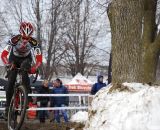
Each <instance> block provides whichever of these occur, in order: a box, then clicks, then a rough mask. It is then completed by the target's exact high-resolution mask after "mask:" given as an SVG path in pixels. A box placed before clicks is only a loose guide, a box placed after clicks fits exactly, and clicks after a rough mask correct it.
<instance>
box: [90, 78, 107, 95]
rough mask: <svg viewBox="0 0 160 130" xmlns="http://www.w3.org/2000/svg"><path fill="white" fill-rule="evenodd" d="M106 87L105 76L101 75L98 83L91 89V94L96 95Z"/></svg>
mask: <svg viewBox="0 0 160 130" xmlns="http://www.w3.org/2000/svg"><path fill="white" fill-rule="evenodd" d="M105 86H106V83H103V76H102V75H99V76H98V78H97V83H95V84H94V85H93V87H92V89H91V94H92V95H95V94H96V93H97V92H98V91H99V90H100V89H101V88H103V87H105Z"/></svg>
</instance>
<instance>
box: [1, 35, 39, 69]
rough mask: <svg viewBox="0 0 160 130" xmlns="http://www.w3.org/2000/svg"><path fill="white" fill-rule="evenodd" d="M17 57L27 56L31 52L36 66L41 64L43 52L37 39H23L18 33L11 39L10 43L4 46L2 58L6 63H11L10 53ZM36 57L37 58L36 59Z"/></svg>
mask: <svg viewBox="0 0 160 130" xmlns="http://www.w3.org/2000/svg"><path fill="white" fill-rule="evenodd" d="M11 51H12V53H13V54H14V55H15V56H17V57H21V58H23V57H26V56H28V55H29V54H32V58H33V61H35V62H36V63H35V64H36V66H37V68H38V66H40V65H41V63H42V54H41V50H40V48H39V46H38V43H37V41H36V40H35V39H34V38H32V37H31V38H30V39H29V40H22V37H21V35H16V36H14V37H12V38H11V39H10V40H9V44H8V45H7V46H6V47H5V48H4V50H3V52H2V54H1V59H2V61H3V63H4V64H9V60H8V55H9V54H10V52H11ZM34 57H35V60H34Z"/></svg>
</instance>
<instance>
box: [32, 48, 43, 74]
mask: <svg viewBox="0 0 160 130" xmlns="http://www.w3.org/2000/svg"><path fill="white" fill-rule="evenodd" d="M34 56H35V65H34V66H32V68H31V71H30V73H31V74H34V73H36V70H37V69H38V67H39V66H40V65H41V64H42V53H41V50H40V48H39V47H34Z"/></svg>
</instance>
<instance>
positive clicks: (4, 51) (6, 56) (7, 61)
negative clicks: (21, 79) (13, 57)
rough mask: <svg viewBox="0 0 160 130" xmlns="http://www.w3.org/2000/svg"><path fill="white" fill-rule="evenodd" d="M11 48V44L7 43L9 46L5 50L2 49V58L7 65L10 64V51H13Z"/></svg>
mask: <svg viewBox="0 0 160 130" xmlns="http://www.w3.org/2000/svg"><path fill="white" fill-rule="evenodd" d="M11 48H12V46H11V45H7V46H6V47H5V48H4V50H3V51H2V54H1V59H2V61H3V63H4V64H5V65H7V64H9V60H8V55H9V53H10V51H11Z"/></svg>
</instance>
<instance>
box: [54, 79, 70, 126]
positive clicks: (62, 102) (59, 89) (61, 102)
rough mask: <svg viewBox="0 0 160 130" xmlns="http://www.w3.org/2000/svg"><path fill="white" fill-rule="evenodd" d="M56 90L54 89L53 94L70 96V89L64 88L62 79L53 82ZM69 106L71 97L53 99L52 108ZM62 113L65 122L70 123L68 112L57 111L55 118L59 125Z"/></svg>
mask: <svg viewBox="0 0 160 130" xmlns="http://www.w3.org/2000/svg"><path fill="white" fill-rule="evenodd" d="M53 86H54V88H53V89H52V94H68V89H67V88H66V87H65V86H63V84H62V81H61V80H60V79H58V78H57V79H56V80H55V81H54V82H53ZM68 104H69V97H68V96H66V97H65V96H58V97H52V98H51V107H65V106H68ZM60 112H61V114H62V116H63V117H64V120H65V122H68V116H67V112H66V110H55V111H54V118H55V119H56V121H57V123H60Z"/></svg>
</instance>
